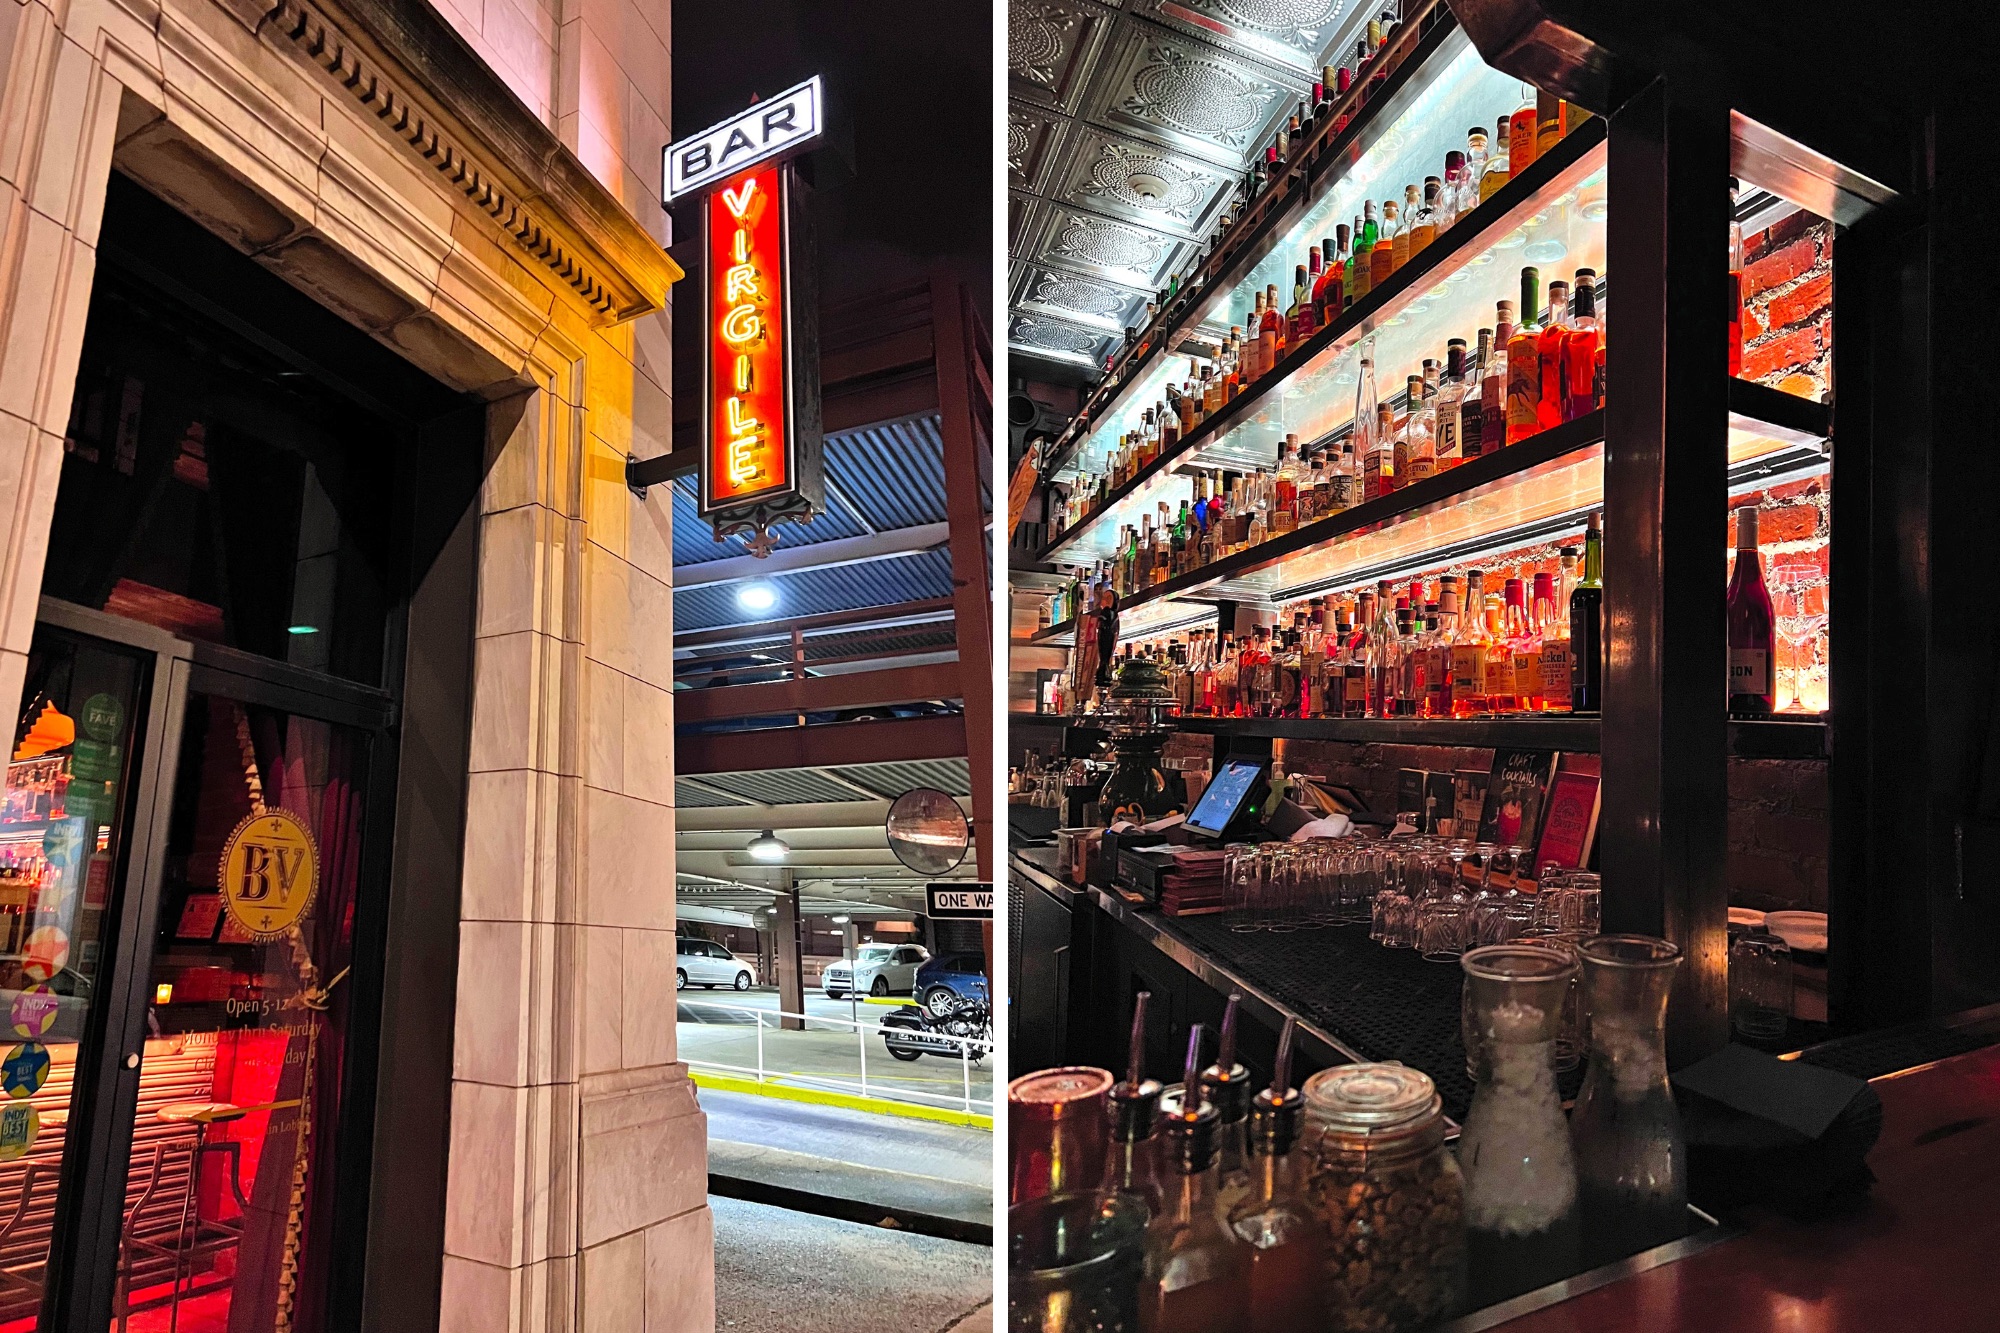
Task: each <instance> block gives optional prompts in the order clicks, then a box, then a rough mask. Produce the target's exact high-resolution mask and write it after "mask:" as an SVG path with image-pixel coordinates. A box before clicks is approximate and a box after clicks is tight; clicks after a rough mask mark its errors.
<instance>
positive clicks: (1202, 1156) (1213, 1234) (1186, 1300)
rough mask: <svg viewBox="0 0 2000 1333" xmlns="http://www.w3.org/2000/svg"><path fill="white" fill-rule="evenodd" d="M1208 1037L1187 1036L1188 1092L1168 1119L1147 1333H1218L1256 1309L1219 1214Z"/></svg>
mask: <svg viewBox="0 0 2000 1333" xmlns="http://www.w3.org/2000/svg"><path fill="white" fill-rule="evenodd" d="M1201 1037H1202V1027H1201V1024H1199V1023H1197V1024H1195V1025H1194V1027H1193V1029H1192V1030H1191V1031H1190V1032H1189V1033H1188V1057H1187V1070H1186V1079H1185V1081H1184V1083H1183V1084H1182V1086H1183V1087H1185V1088H1186V1089H1187V1093H1186V1095H1185V1096H1184V1097H1183V1099H1182V1104H1181V1105H1180V1107H1179V1108H1178V1109H1176V1110H1175V1111H1174V1112H1173V1113H1172V1114H1171V1115H1168V1116H1166V1117H1165V1126H1164V1128H1165V1130H1166V1145H1165V1146H1166V1151H1165V1157H1166V1170H1165V1194H1166V1199H1165V1203H1164V1205H1163V1206H1162V1208H1161V1210H1160V1212H1159V1213H1157V1214H1155V1216H1154V1217H1153V1220H1152V1223H1151V1224H1150V1225H1149V1226H1148V1227H1147V1228H1146V1259H1145V1268H1144V1270H1143V1272H1142V1273H1141V1275H1140V1278H1139V1300H1138V1306H1139V1329H1140V1333H1215V1330H1217V1329H1228V1328H1232V1327H1235V1326H1236V1325H1237V1324H1239V1323H1241V1322H1242V1321H1243V1319H1244V1317H1245V1316H1246V1315H1248V1314H1249V1313H1250V1311H1249V1300H1250V1273H1249V1265H1248V1263H1246V1262H1245V1253H1244V1251H1245V1247H1244V1245H1243V1243H1242V1242H1241V1241H1240V1240H1238V1239H1237V1238H1236V1235H1235V1233H1234V1232H1232V1231H1230V1230H1229V1229H1228V1228H1227V1227H1225V1226H1224V1225H1223V1224H1222V1221H1221V1219H1220V1218H1218V1217H1217V1216H1216V1207H1215V1203H1216V1195H1215V1183H1216V1182H1215V1147H1216V1145H1215V1130H1216V1120H1217V1117H1216V1111H1215V1108H1214V1107H1213V1106H1210V1105H1209V1104H1208V1103H1207V1102H1205V1101H1204V1100H1202V1096H1201V1078H1200V1074H1201Z"/></svg>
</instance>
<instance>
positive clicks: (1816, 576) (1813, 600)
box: [1771, 565, 1826, 713]
mask: <svg viewBox="0 0 2000 1333" xmlns="http://www.w3.org/2000/svg"><path fill="white" fill-rule="evenodd" d="M1823 587H1824V585H1823V584H1822V583H1821V580H1820V571H1819V566H1818V565H1779V566H1777V567H1776V568H1775V569H1773V570H1772V571H1771V606H1772V610H1773V611H1775V612H1776V615H1777V624H1776V626H1775V628H1776V630H1777V632H1778V637H1779V638H1780V639H1782V640H1784V641H1785V643H1786V644H1787V645H1789V646H1790V648H1791V652H1790V653H1789V654H1788V655H1789V657H1790V658H1791V663H1792V673H1791V674H1792V701H1791V702H1790V703H1788V704H1786V705H1785V706H1784V707H1783V708H1781V709H1779V710H1778V711H1779V712H1782V713H1813V712H1818V711H1819V710H1817V709H1809V708H1807V707H1806V706H1805V703H1804V701H1803V700H1802V699H1801V698H1800V697H1799V694H1800V690H1799V687H1800V684H1801V683H1802V682H1803V681H1804V679H1805V672H1806V663H1807V662H1808V661H1809V660H1810V659H1811V656H1812V645H1813V644H1814V643H1815V642H1817V640H1818V639H1819V633H1820V631H1821V630H1823V629H1825V628H1826V594H1825V592H1824V591H1822V590H1821V589H1823ZM1815 606H1816V607H1817V608H1818V609H1817V610H1815V609H1814V608H1815Z"/></svg>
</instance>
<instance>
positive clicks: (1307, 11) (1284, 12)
mask: <svg viewBox="0 0 2000 1333" xmlns="http://www.w3.org/2000/svg"><path fill="white" fill-rule="evenodd" d="M1204 7H1205V8H1208V9H1211V10H1212V11H1213V12H1216V13H1219V14H1221V15H1222V16H1224V17H1225V18H1229V19H1232V20H1234V21H1235V22H1237V23H1240V24H1242V25H1243V26H1244V27H1246V28H1259V29H1262V30H1263V31H1265V32H1274V33H1285V34H1288V35H1289V34H1292V33H1297V34H1298V35H1299V36H1301V37H1303V38H1305V39H1306V40H1308V41H1312V42H1317V41H1318V39H1319V30H1320V29H1321V28H1323V27H1325V26H1326V25H1327V24H1328V23H1330V22H1332V21H1333V20H1334V19H1336V18H1338V17H1339V16H1340V13H1341V11H1343V10H1344V9H1346V8H1347V0H1209V3H1208V4H1207V5H1206V6H1204Z"/></svg>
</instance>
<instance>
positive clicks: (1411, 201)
mask: <svg viewBox="0 0 2000 1333" xmlns="http://www.w3.org/2000/svg"><path fill="white" fill-rule="evenodd" d="M1423 211H1424V199H1423V193H1422V190H1421V188H1420V187H1418V186H1415V185H1405V186H1404V187H1403V207H1402V211H1401V212H1400V213H1398V214H1397V216H1398V217H1400V218H1401V219H1402V226H1401V227H1400V228H1399V229H1398V230H1397V232H1396V244H1395V247H1394V248H1393V249H1392V250H1391V251H1390V253H1391V255H1392V256H1393V257H1394V266H1395V267H1396V268H1401V267H1402V266H1403V265H1405V264H1407V263H1409V262H1410V256H1411V255H1412V254H1414V253H1416V251H1415V249H1413V248H1412V246H1411V245H1410V242H1411V241H1412V240H1413V239H1415V237H1416V231H1417V214H1419V213H1421V212H1423Z"/></svg>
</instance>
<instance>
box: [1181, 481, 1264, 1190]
mask: <svg viewBox="0 0 2000 1333" xmlns="http://www.w3.org/2000/svg"><path fill="white" fill-rule="evenodd" d="M1283 447H1284V446H1282V445H1280V446H1279V448H1281V449H1282V448H1283ZM1241 1002H1242V997H1241V996H1238V995H1231V996H1230V997H1229V1004H1228V1007H1227V1008H1225V1009H1224V1010H1223V1011H1222V1033H1221V1049H1219V1050H1218V1051H1217V1052H1216V1055H1215V1063H1214V1064H1212V1065H1210V1066H1209V1067H1208V1068H1206V1069H1204V1070H1202V1071H1201V1092H1202V1096H1204V1097H1206V1098H1207V1099H1208V1101H1209V1103H1210V1104H1211V1105H1213V1106H1214V1107H1215V1115H1216V1122H1215V1207H1216V1216H1217V1217H1219V1218H1221V1219H1222V1220H1224V1221H1227V1220H1228V1218H1229V1214H1230V1213H1231V1212H1232V1211H1233V1210H1234V1209H1235V1207H1236V1205H1237V1204H1239V1203H1241V1202H1242V1201H1243V1196H1244V1195H1245V1194H1247V1193H1249V1191H1250V1175H1249V1160H1248V1159H1249V1148H1248V1145H1247V1143H1246V1142H1245V1139H1244V1136H1245V1134H1246V1133H1247V1132H1248V1129H1249V1123H1248V1122H1249V1118H1250V1071H1249V1070H1248V1069H1245V1068H1244V1067H1243V1066H1242V1065H1240V1064H1238V1063H1237V1061H1236V1008H1237V1005H1238V1004H1240V1003H1241Z"/></svg>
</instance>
